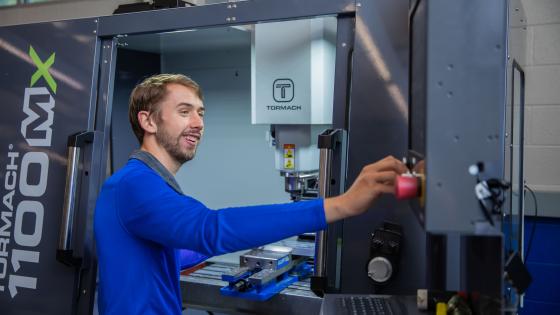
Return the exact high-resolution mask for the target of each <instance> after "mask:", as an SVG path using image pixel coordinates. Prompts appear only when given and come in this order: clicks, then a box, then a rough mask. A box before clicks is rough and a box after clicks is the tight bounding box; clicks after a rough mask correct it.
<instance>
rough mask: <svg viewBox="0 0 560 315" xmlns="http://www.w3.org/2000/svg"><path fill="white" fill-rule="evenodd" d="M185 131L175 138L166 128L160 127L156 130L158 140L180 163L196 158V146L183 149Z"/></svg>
mask: <svg viewBox="0 0 560 315" xmlns="http://www.w3.org/2000/svg"><path fill="white" fill-rule="evenodd" d="M182 137H183V133H181V134H180V135H179V136H178V137H177V138H175V139H173V136H171V135H170V134H169V133H168V132H167V129H166V128H159V129H158V131H157V132H156V140H157V142H158V143H159V144H160V145H161V146H162V147H163V148H164V149H165V151H167V153H169V155H171V157H172V158H173V159H175V160H176V161H177V162H179V163H180V164H184V163H186V162H188V161H190V160H192V159H193V158H194V155H195V153H196V147H195V148H194V149H192V150H186V151H181V144H180V142H181V138H182Z"/></svg>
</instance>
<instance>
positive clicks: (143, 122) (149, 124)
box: [138, 110, 157, 134]
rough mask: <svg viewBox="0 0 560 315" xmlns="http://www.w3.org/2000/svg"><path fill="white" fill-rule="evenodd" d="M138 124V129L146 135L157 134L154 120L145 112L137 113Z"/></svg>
mask: <svg viewBox="0 0 560 315" xmlns="http://www.w3.org/2000/svg"><path fill="white" fill-rule="evenodd" d="M138 122H139V123H140V127H142V129H144V131H145V132H146V133H148V134H154V133H156V132H157V124H156V122H155V120H154V117H153V115H150V113H149V112H147V111H144V110H143V111H139V112H138Z"/></svg>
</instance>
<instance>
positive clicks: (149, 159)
mask: <svg viewBox="0 0 560 315" xmlns="http://www.w3.org/2000/svg"><path fill="white" fill-rule="evenodd" d="M129 159H137V160H140V161H142V162H144V163H146V165H148V166H149V167H150V168H151V169H152V170H154V171H155V172H156V173H158V175H159V176H161V178H163V180H165V182H166V183H167V184H168V185H169V186H171V188H173V190H175V191H176V192H178V193H180V194H183V191H182V190H181V187H179V184H178V183H177V181H176V180H175V176H173V174H171V172H169V171H168V170H167V169H166V168H165V166H163V164H161V162H160V161H158V159H156V157H155V156H153V155H152V154H151V153H149V152H146V151H142V150H136V151H134V152H132V154H131V155H130V157H129Z"/></svg>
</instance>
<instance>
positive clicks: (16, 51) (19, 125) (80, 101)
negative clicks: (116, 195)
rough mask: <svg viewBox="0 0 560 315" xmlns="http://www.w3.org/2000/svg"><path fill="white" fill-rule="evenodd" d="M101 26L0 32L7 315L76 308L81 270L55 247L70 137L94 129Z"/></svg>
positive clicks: (3, 306) (3, 308)
mask: <svg viewBox="0 0 560 315" xmlns="http://www.w3.org/2000/svg"><path fill="white" fill-rule="evenodd" d="M96 28H97V23H96V21H95V20H94V19H84V20H75V21H61V22H51V23H41V24H30V25H19V26H10V27H2V28H0V69H1V75H0V99H1V100H2V109H3V111H4V114H3V115H0V126H1V127H0V128H1V130H2V132H0V150H1V153H0V165H2V166H1V168H2V170H3V171H2V172H1V174H2V179H3V180H2V181H1V182H2V185H0V187H1V188H0V190H1V194H2V197H3V204H2V206H1V209H0V218H1V219H0V313H2V314H18V315H20V314H37V313H38V312H39V311H40V312H41V313H43V314H71V313H72V309H73V308H74V307H76V305H77V301H78V298H79V295H78V292H77V290H76V286H77V285H78V274H79V273H80V271H79V270H78V269H77V268H75V267H68V266H65V265H63V264H61V263H60V262H58V261H57V260H56V248H57V243H58V237H59V226H60V222H61V213H62V204H63V197H64V183H65V176H66V163H67V161H66V151H67V139H68V136H69V135H71V134H73V133H76V132H79V131H84V130H87V129H88V125H90V123H91V117H90V115H89V113H90V104H91V101H92V99H93V94H94V93H95V91H94V90H93V89H92V84H93V83H94V82H93V78H95V75H94V72H95V69H96V67H95V65H96V62H95V59H96V58H95V56H96V45H97V37H96V34H95V31H96ZM85 164H87V163H85ZM79 171H80V173H83V172H86V171H87V167H84V166H83V165H82V167H80V169H79ZM81 176H83V174H81ZM83 206H84V205H83V204H82V205H78V207H83ZM82 215H83V213H81V212H80V213H79V214H78V217H80V216H82ZM75 232H76V234H80V233H81V232H82V230H81V229H80V228H77V229H76V230H75ZM90 267H91V265H90ZM89 271H93V273H95V267H94V266H93V267H91V268H90V269H89ZM89 271H87V270H82V271H81V273H82V275H84V274H85V273H87V272H89ZM94 277H95V276H94ZM87 293H89V292H87ZM88 297H89V296H88ZM88 297H84V298H88ZM82 299H83V298H82ZM90 306H91V303H90Z"/></svg>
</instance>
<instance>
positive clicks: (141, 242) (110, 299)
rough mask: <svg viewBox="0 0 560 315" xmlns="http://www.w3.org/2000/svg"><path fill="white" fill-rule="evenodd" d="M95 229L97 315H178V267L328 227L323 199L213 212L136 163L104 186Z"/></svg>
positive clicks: (124, 169)
mask: <svg viewBox="0 0 560 315" xmlns="http://www.w3.org/2000/svg"><path fill="white" fill-rule="evenodd" d="M94 224H95V227H94V228H95V238H96V243H97V245H96V246H97V255H98V261H99V288H98V290H99V311H100V314H181V304H182V303H181V292H180V286H179V271H180V269H181V268H183V267H188V266H192V265H195V264H197V263H199V262H202V261H203V260H205V259H206V258H207V257H209V256H214V255H219V254H223V253H227V252H233V251H237V250H242V249H248V248H252V247H256V246H261V245H264V244H268V243H271V242H274V241H278V240H281V239H284V238H286V237H289V236H293V235H297V234H301V233H304V232H311V231H317V230H320V229H324V228H325V227H326V220H325V213H324V208H323V200H322V199H317V200H313V201H306V202H297V203H287V204H278V205H266V206H250V207H237V208H226V209H221V210H219V211H214V210H211V209H208V208H207V207H206V206H204V205H203V204H202V203H200V202H199V201H197V200H195V199H193V198H191V197H188V196H185V195H183V194H182V193H180V192H178V191H177V190H176V189H173V187H171V186H170V184H169V181H166V180H164V178H162V177H161V175H160V174H158V172H156V171H155V170H154V169H152V168H151V167H149V166H148V165H147V164H146V163H145V162H143V161H140V160H138V159H134V158H132V159H130V160H129V161H128V163H127V164H126V166H125V167H123V168H122V169H121V170H119V171H118V172H116V173H115V174H114V175H113V176H111V177H110V178H109V179H108V180H107V181H106V182H105V184H104V185H103V188H102V190H101V193H100V195H99V197H98V199H97V204H96V210H95V223H94Z"/></svg>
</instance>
